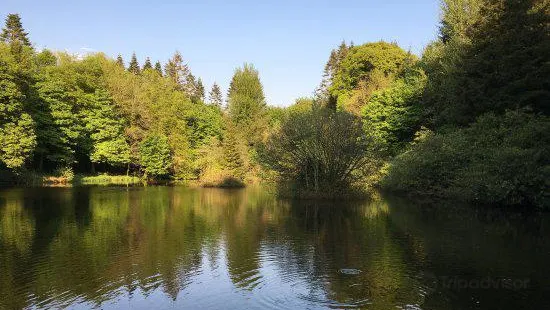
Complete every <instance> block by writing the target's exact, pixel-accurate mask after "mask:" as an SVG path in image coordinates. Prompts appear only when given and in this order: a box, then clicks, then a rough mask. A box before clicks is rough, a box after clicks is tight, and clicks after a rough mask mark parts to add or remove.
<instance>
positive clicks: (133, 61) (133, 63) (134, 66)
mask: <svg viewBox="0 0 550 310" xmlns="http://www.w3.org/2000/svg"><path fill="white" fill-rule="evenodd" d="M128 71H130V72H132V73H133V74H139V72H140V69H139V63H138V61H137V57H136V53H132V59H131V60H130V65H129V66H128Z"/></svg>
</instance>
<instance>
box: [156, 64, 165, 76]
mask: <svg viewBox="0 0 550 310" xmlns="http://www.w3.org/2000/svg"><path fill="white" fill-rule="evenodd" d="M155 71H157V72H158V73H159V74H160V75H161V76H162V75H163V74H162V65H161V64H160V61H157V62H155Z"/></svg>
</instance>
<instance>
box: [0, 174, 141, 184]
mask: <svg viewBox="0 0 550 310" xmlns="http://www.w3.org/2000/svg"><path fill="white" fill-rule="evenodd" d="M143 183H144V180H143V179H142V178H140V177H137V176H131V175H130V176H127V175H108V174H100V175H82V174H76V175H72V174H69V173H68V174H55V175H49V174H43V173H38V172H33V171H26V172H22V173H19V174H12V175H9V176H7V177H4V178H3V182H2V184H1V185H3V186H14V185H17V186H85V185H102V186H108V185H137V184H143Z"/></svg>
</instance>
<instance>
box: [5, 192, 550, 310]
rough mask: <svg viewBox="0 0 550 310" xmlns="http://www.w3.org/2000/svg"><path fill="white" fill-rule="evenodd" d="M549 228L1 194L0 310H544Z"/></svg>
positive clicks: (473, 213)
mask: <svg viewBox="0 0 550 310" xmlns="http://www.w3.org/2000/svg"><path fill="white" fill-rule="evenodd" d="M549 237H550V218H549V217H548V215H540V214H538V215H522V214H518V213H507V214H505V213H502V212H497V211H494V210H493V211H489V210H486V209H474V208H464V207H453V206H447V205H446V206H438V207H426V206H425V207H419V206H415V205H413V204H411V203H410V202H407V201H405V200H398V199H389V200H388V199H387V198H386V199H384V200H380V201H376V202H370V203H353V204H350V203H347V204H344V203H323V204H321V203H315V202H303V201H302V202H291V201H284V200H277V199H275V198H274V197H273V196H271V195H269V194H268V193H266V192H265V191H262V190H259V189H248V190H220V189H187V188H180V187H148V188H73V189H67V188H41V189H11V190H2V191H0V308H6V309H18V308H60V307H62V308H65V307H68V308H76V309H87V308H102V309H110V308H117V309H118V308H132V309H174V308H188V309H270V308H281V309H321V308H335V309H341V308H364V309H550V240H549V239H550V238H549Z"/></svg>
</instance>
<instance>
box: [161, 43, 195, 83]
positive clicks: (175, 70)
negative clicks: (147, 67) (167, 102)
mask: <svg viewBox="0 0 550 310" xmlns="http://www.w3.org/2000/svg"><path fill="white" fill-rule="evenodd" d="M164 72H165V73H166V75H167V76H168V77H169V78H170V79H171V80H172V81H173V82H174V83H175V84H176V85H177V87H178V89H179V90H183V91H185V90H186V84H187V81H188V80H189V75H190V74H191V72H190V71H189V67H188V66H187V64H185V63H184V62H183V57H182V56H181V54H180V52H178V51H176V52H175V53H174V56H172V58H171V59H170V60H168V63H167V64H166V65H165V67H164Z"/></svg>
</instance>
